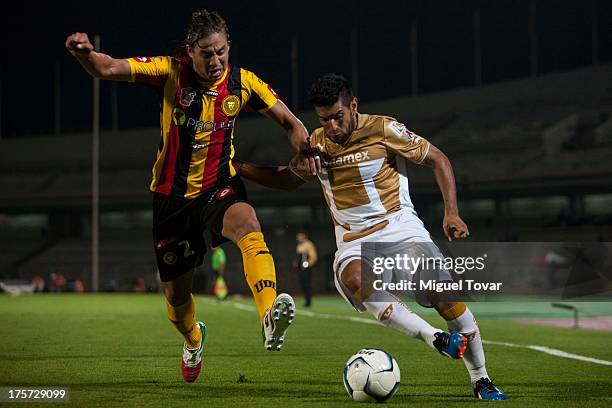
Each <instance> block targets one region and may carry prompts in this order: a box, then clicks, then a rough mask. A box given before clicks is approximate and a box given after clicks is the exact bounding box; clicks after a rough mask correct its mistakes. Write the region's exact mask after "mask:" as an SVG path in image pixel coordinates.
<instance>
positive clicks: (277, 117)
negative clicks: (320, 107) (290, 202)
mask: <svg viewBox="0 0 612 408" xmlns="http://www.w3.org/2000/svg"><path fill="white" fill-rule="evenodd" d="M265 115H266V116H267V117H269V118H270V119H272V120H273V121H274V122H276V123H278V124H279V125H280V126H281V127H282V128H283V129H285V130H286V131H287V134H288V135H289V142H290V143H291V145H292V146H293V148H294V149H295V151H296V152H299V153H300V157H299V159H300V166H301V167H303V168H304V169H305V170H306V171H307V172H308V174H312V175H316V174H317V173H318V172H320V171H321V160H319V159H318V158H317V156H316V155H315V154H314V153H313V151H312V149H310V144H309V142H308V137H309V136H308V131H307V130H306V127H305V126H304V124H303V123H302V121H300V120H299V119H298V118H297V117H296V116H295V115H294V114H293V112H291V111H290V110H289V108H288V107H287V105H285V104H284V103H283V101H281V100H279V101H278V102H277V103H276V104H275V105H274V106H272V108H270V109H268V110H267V111H266V112H265Z"/></svg>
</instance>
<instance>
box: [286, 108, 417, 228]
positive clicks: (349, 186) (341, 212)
mask: <svg viewBox="0 0 612 408" xmlns="http://www.w3.org/2000/svg"><path fill="white" fill-rule="evenodd" d="M310 143H311V146H312V147H318V148H319V149H320V150H321V151H322V153H323V157H324V163H323V170H322V171H321V173H319V176H318V177H319V180H320V181H321V186H322V188H323V195H324V196H325V201H326V202H327V205H328V206H329V209H330V211H331V214H332V217H333V219H334V222H335V224H336V225H339V226H343V227H344V228H345V229H346V230H349V231H361V230H364V229H365V228H369V227H371V226H372V225H375V224H377V223H379V222H380V221H381V219H384V218H385V217H386V216H388V215H390V214H393V213H395V212H397V211H399V210H401V209H405V208H409V209H410V210H414V207H413V205H412V201H411V200H410V194H409V191H408V178H407V176H406V166H405V161H404V160H403V159H402V157H405V158H407V159H409V160H410V161H412V162H414V163H421V162H422V161H423V160H424V159H425V156H426V155H427V151H428V150H429V142H427V140H425V139H424V138H422V137H420V136H418V135H416V134H415V133H413V132H411V131H409V130H408V129H406V126H404V125H403V124H402V123H400V122H398V121H397V120H395V119H393V118H390V117H387V116H378V115H365V114H359V115H358V125H357V128H356V129H355V131H354V132H353V134H352V135H351V136H350V138H349V139H348V140H347V142H346V143H345V144H344V145H338V144H336V143H334V142H333V141H331V140H330V139H329V138H327V137H326V136H325V132H324V130H323V128H319V129H317V130H315V131H314V132H313V133H312V135H311V138H310ZM289 168H290V169H291V170H292V171H293V172H294V173H295V174H296V175H298V176H299V177H300V178H302V179H303V180H309V179H310V178H312V177H313V176H310V175H308V174H307V173H305V172H303V171H301V170H299V169H298V168H297V165H296V162H295V161H292V162H291V163H290V165H289Z"/></svg>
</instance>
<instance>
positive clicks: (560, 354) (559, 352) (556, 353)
mask: <svg viewBox="0 0 612 408" xmlns="http://www.w3.org/2000/svg"><path fill="white" fill-rule="evenodd" d="M482 342H483V343H485V344H493V345H496V346H506V347H516V348H525V349H529V350H535V351H541V352H542V353H546V354H550V355H551V356H557V357H561V358H569V359H571V360H580V361H587V362H589V363H595V364H602V365H607V366H612V361H607V360H599V359H597V358H592V357H585V356H581V355H578V354H572V353H568V352H567V351H563V350H558V349H554V348H550V347H544V346H533V345H521V344H513V343H505V342H502V341H492V340H483V341H482Z"/></svg>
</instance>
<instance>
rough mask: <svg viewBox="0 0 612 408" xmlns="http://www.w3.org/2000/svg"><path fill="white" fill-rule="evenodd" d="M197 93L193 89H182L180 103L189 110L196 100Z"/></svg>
mask: <svg viewBox="0 0 612 408" xmlns="http://www.w3.org/2000/svg"><path fill="white" fill-rule="evenodd" d="M195 97H196V91H194V90H193V89H191V88H183V89H181V95H180V96H179V103H180V104H181V106H182V107H184V108H187V107H189V106H191V103H192V102H193V101H194V100H195Z"/></svg>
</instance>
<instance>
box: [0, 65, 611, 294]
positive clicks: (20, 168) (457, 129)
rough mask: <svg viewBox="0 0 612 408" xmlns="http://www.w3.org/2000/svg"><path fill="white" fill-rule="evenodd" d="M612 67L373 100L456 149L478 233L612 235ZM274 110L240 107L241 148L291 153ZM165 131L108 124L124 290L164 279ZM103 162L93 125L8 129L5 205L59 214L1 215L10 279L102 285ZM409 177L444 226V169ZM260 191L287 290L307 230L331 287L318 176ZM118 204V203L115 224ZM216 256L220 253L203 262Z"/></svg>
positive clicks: (231, 264) (1, 210)
mask: <svg viewBox="0 0 612 408" xmlns="http://www.w3.org/2000/svg"><path fill="white" fill-rule="evenodd" d="M610 79H612V65H602V66H598V67H593V68H586V69H580V70H575V71H571V72H565V73H560V74H552V75H547V76H543V77H539V78H534V79H521V80H513V81H509V82H506V83H498V84H494V85H489V86H484V87H480V88H470V89H462V90H455V91H448V92H442V93H437V94H430V95H423V96H419V97H411V98H399V99H392V100H383V101H380V102H376V103H368V104H364V105H363V106H362V107H361V109H360V110H361V111H363V112H368V113H377V114H388V115H393V116H395V117H396V118H397V119H399V120H401V121H403V122H404V123H406V124H407V126H408V128H410V129H412V130H413V131H415V132H417V133H419V134H421V135H423V136H425V137H427V138H428V139H429V140H431V141H432V142H433V143H434V144H436V145H438V146H439V147H441V148H442V149H443V150H444V151H445V152H446V153H447V154H448V156H449V157H450V159H451V161H452V163H453V166H454V168H455V173H456V178H457V185H458V193H459V198H460V200H461V203H460V206H461V209H462V214H463V215H464V216H465V217H466V220H467V221H468V222H469V224H470V227H471V230H472V236H473V237H475V239H478V240H481V241H487V240H488V241H494V240H503V241H512V240H521V241H529V240H534V241H536V240H542V241H544V240H550V241H567V240H585V241H588V240H591V241H594V240H611V239H612V213H611V212H610V210H609V209H610V208H612V163H611V162H610V159H609V158H610V157H612V89H611V88H610V86H609V84H610V83H612V81H610ZM300 117H301V118H302V120H303V121H304V122H305V124H306V125H307V127H308V128H309V129H313V128H314V127H315V126H317V123H316V119H315V117H314V115H313V114H312V113H311V112H302V113H301V114H300ZM269 122H270V121H267V120H265V119H261V118H258V117H256V116H247V117H244V118H242V119H241V121H240V122H239V125H238V129H237V131H236V135H237V137H236V144H237V157H240V158H241V159H244V160H248V161H252V162H255V163H266V164H271V163H276V164H282V163H286V162H287V161H288V160H289V158H290V157H291V156H292V152H291V150H290V148H289V146H288V143H286V141H285V138H286V136H284V135H283V134H282V132H280V131H279V130H278V129H276V127H275V126H274V125H273V124H272V123H269ZM158 138H159V134H158V130H157V129H134V130H124V131H118V132H116V133H113V132H102V138H101V157H100V166H101V185H100V191H101V195H100V199H101V201H100V205H101V212H102V217H103V221H102V231H101V246H100V248H101V266H100V270H101V282H104V281H111V280H114V281H115V282H117V285H118V287H119V288H120V289H126V288H127V289H129V287H130V282H131V281H133V280H134V279H135V278H137V277H144V278H145V279H146V281H147V286H148V287H150V288H151V290H156V288H157V282H156V278H155V276H156V275H155V274H156V271H155V266H154V259H153V252H152V250H151V244H150V227H149V219H150V218H149V217H150V211H149V210H150V200H151V199H150V194H149V192H148V182H149V179H150V165H151V163H152V160H153V157H154V154H155V148H156V146H157V142H158ZM90 163H91V137H90V135H89V134H67V135H62V136H59V137H38V138H27V139H9V140H1V141H0V215H1V214H5V215H6V217H9V218H10V217H11V216H13V215H15V214H44V215H46V216H47V217H48V219H49V221H48V223H47V225H46V226H44V228H43V229H46V231H47V233H46V235H45V234H42V233H41V230H40V229H39V230H36V229H31V230H26V231H25V232H24V231H21V230H19V229H14V228H11V227H10V226H9V224H10V223H9V222H5V221H2V220H3V219H2V218H0V245H2V248H3V257H1V258H2V259H1V261H0V277H1V276H5V277H19V278H31V277H32V276H34V275H37V274H42V273H48V272H49V271H52V270H62V268H63V270H65V271H66V273H67V274H69V275H70V277H71V278H72V279H75V278H80V279H83V280H84V281H85V284H86V287H89V282H88V279H89V268H90V237H89V226H88V223H89V221H88V217H89V211H90V210H89V208H90V195H91V164H90ZM409 176H410V180H411V194H412V198H413V201H414V202H415V204H416V207H417V210H418V211H419V214H420V215H421V217H422V218H423V219H424V221H425V222H426V225H427V226H428V228H429V229H430V231H431V232H432V234H433V235H434V236H435V237H440V235H441V234H440V232H441V228H440V226H439V225H440V219H441V208H442V207H441V203H440V193H439V191H438V189H437V186H436V185H435V182H434V179H433V177H432V175H431V171H430V170H429V169H427V168H423V167H418V166H410V167H409ZM248 190H249V194H250V198H251V200H252V201H253V203H254V204H255V207H256V208H257V210H258V214H259V218H260V221H261V223H262V225H263V226H264V232H265V234H266V239H267V241H268V244H269V246H270V248H271V249H272V251H273V253H274V255H275V259H276V265H277V270H278V271H279V275H281V274H282V276H283V278H281V279H279V282H280V283H279V284H280V285H287V287H286V288H285V289H287V290H291V289H294V288H297V287H298V285H297V277H296V276H295V274H294V273H293V272H292V269H291V262H292V260H293V255H292V254H293V249H292V247H291V245H292V243H293V237H294V234H295V232H297V231H298V230H300V229H303V228H307V229H308V230H309V233H310V236H311V237H312V238H313V240H314V241H315V242H317V244H318V246H319V248H320V249H321V253H322V258H323V261H322V262H321V265H319V274H318V275H317V276H316V278H315V281H313V285H314V288H315V290H318V291H322V290H326V289H329V288H330V273H329V272H328V271H330V269H331V268H330V264H329V263H330V257H331V258H333V247H334V242H333V234H332V229H331V222H330V219H329V216H328V215H327V212H326V210H325V208H324V205H323V201H322V197H321V193H320V187H319V185H318V183H310V184H308V185H305V186H303V187H301V188H300V189H298V190H297V191H295V192H274V193H273V194H271V193H270V190H268V189H265V188H263V187H259V186H255V185H253V184H251V183H248ZM148 211H149V212H148ZM109 214H119V215H117V217H116V219H115V221H114V222H107V221H108V220H109V219H110V218H108V217H109ZM121 214H123V215H121ZM104 217H106V218H104ZM122 217H123V218H122ZM111 218H112V217H111ZM75 220H76V221H75ZM130 220H132V221H130ZM130 222H132V224H130ZM75 224H76V225H75ZM126 225H129V226H130V227H129V228H128V227H126ZM226 252H227V253H228V271H229V273H228V274H227V276H226V278H227V283H228V286H229V287H230V290H233V291H237V292H246V291H248V288H247V287H246V285H245V284H244V279H243V278H242V268H241V257H240V254H239V252H238V250H236V249H235V248H233V247H232V246H231V245H227V248H226ZM208 265H209V263H208V258H207V259H206V260H205V262H204V266H203V268H204V269H206V270H207V268H208ZM41 271H42V272H41ZM281 288H282V287H281Z"/></svg>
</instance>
